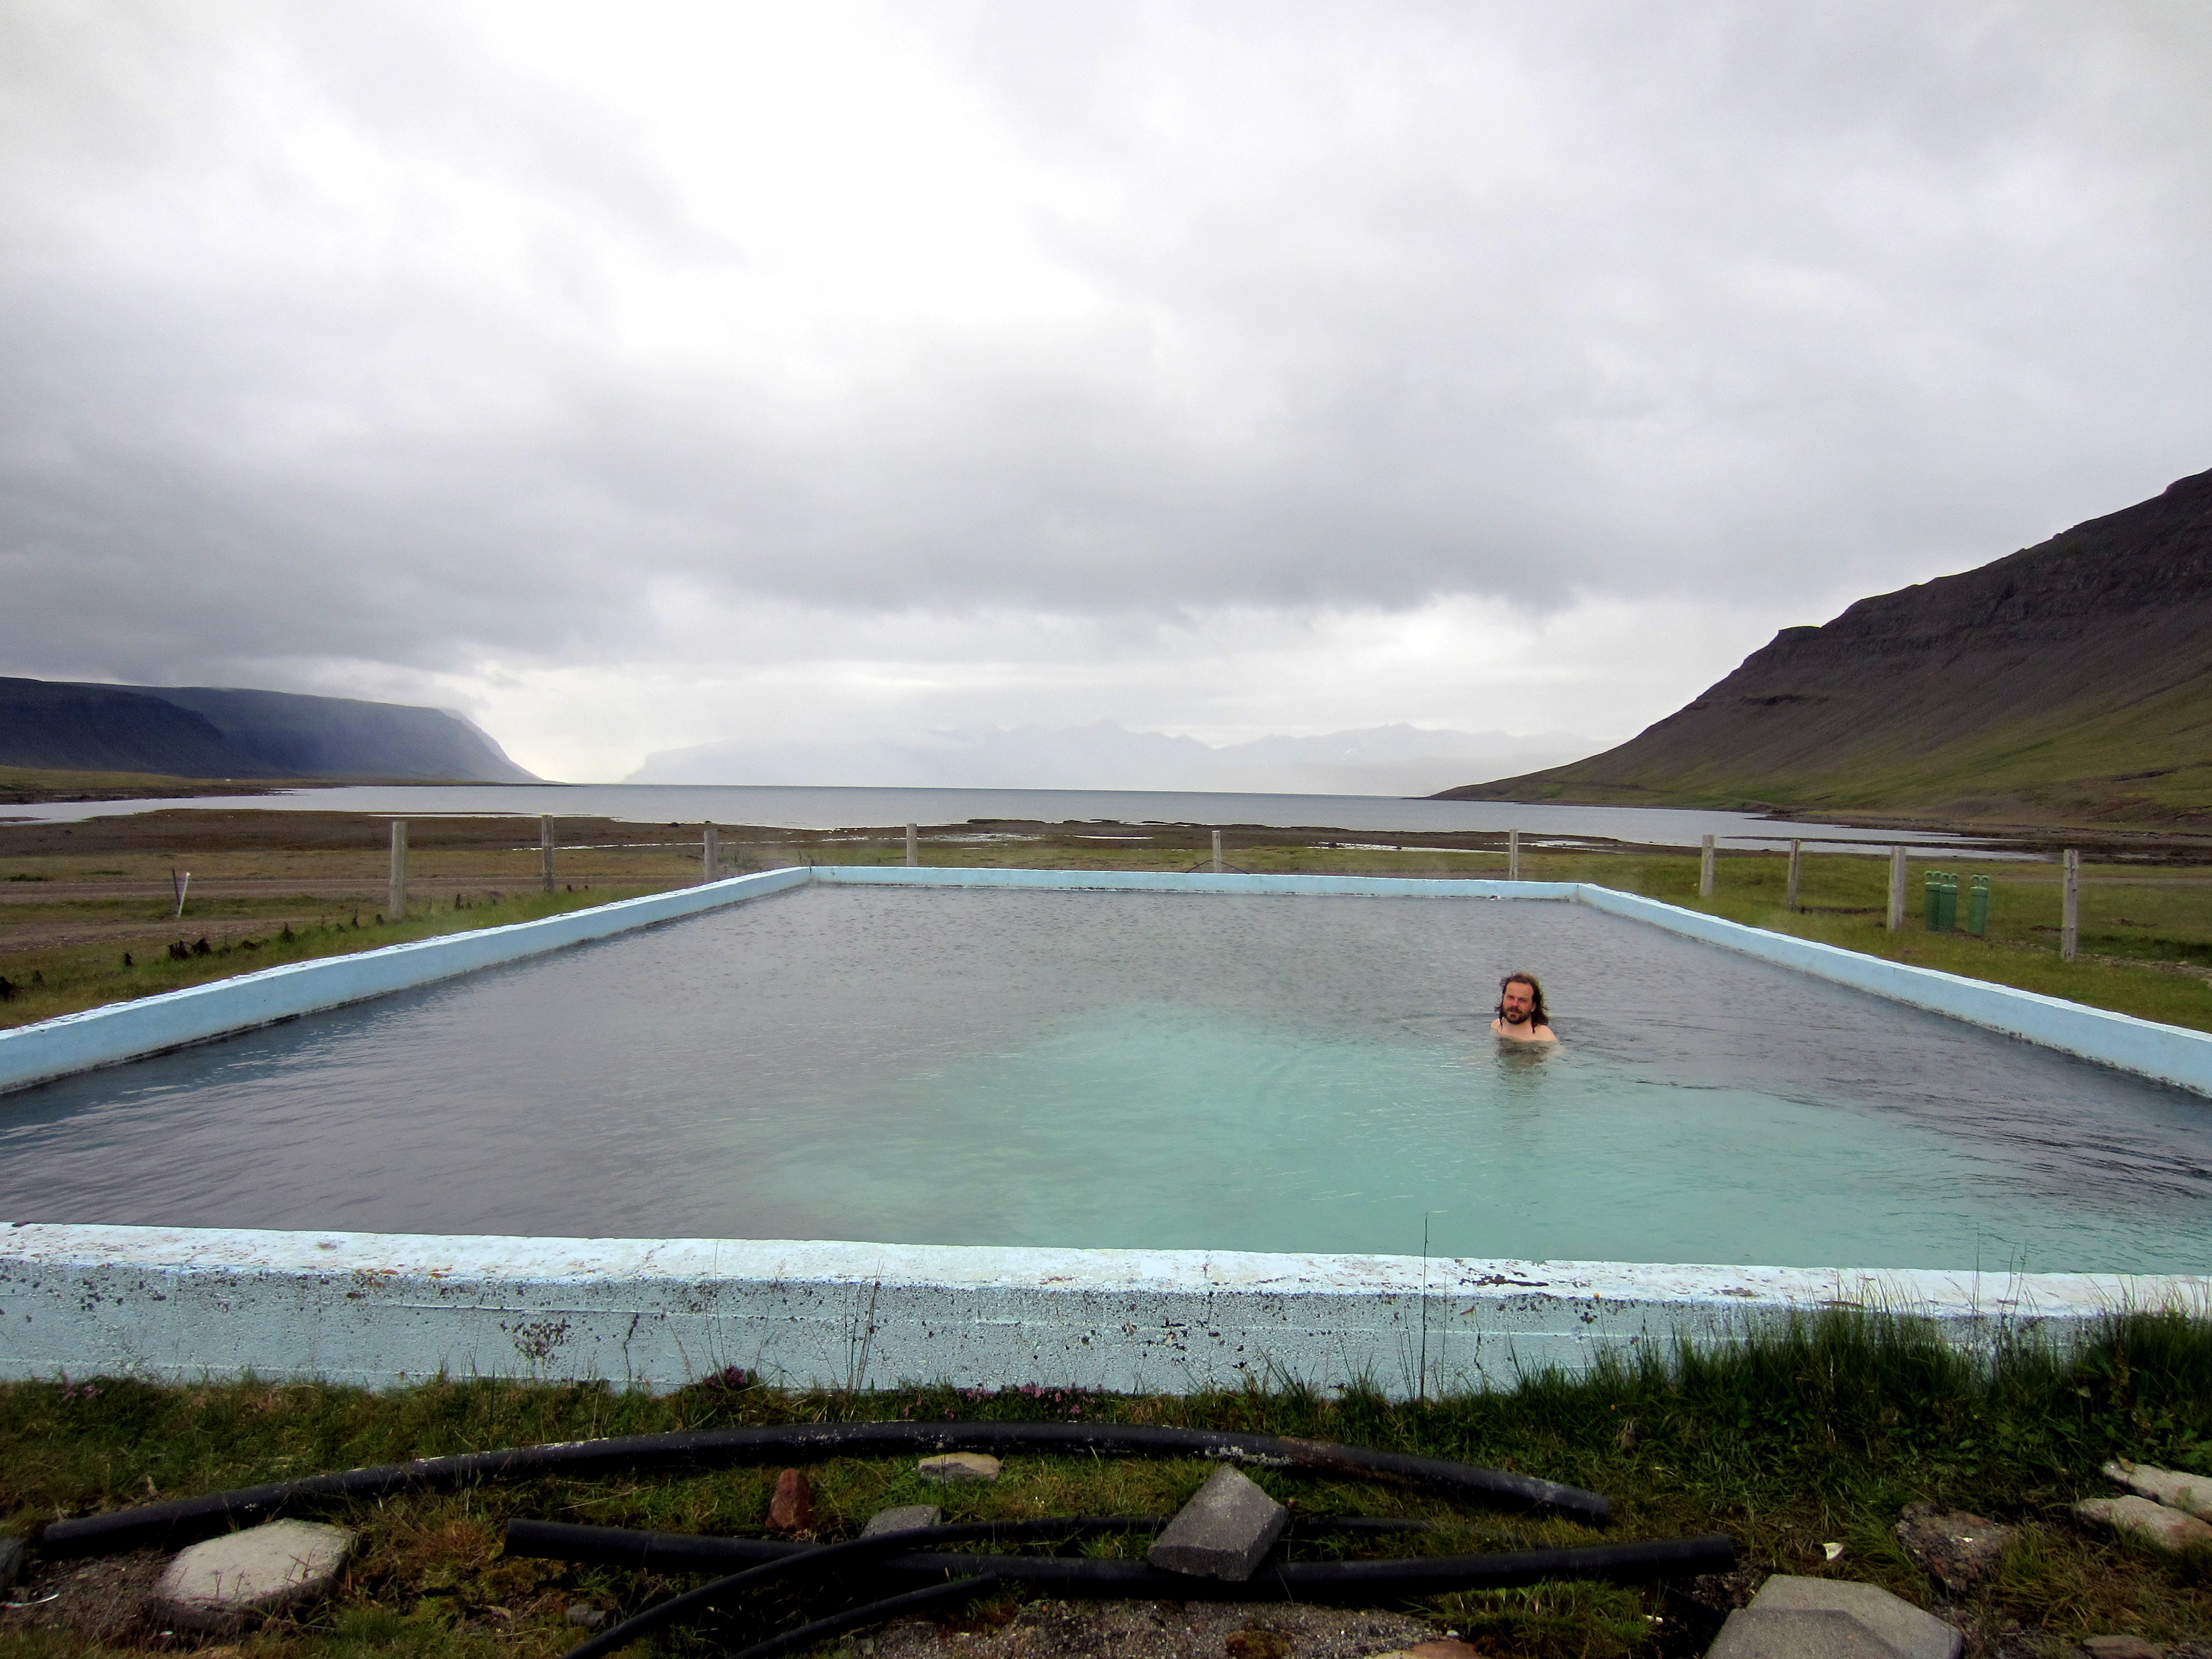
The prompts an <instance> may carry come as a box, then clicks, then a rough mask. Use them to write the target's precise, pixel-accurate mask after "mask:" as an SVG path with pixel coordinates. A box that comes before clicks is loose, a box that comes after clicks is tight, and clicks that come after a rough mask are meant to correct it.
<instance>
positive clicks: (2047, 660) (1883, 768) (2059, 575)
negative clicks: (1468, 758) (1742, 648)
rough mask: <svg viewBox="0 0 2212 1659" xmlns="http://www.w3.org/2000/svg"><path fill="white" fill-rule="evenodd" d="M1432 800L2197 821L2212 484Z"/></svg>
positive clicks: (1894, 604)
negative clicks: (1626, 725) (1660, 715)
mask: <svg viewBox="0 0 2212 1659" xmlns="http://www.w3.org/2000/svg"><path fill="white" fill-rule="evenodd" d="M1441 793H1442V794H1443V797H1444V798H1445V799H1461V800H1522V801H1553V800H1555V801H1575V802H1594V803H1600V804H1614V805H1631V804H1633V805H1654V806H1657V805H1683V806H1692V805H1694V806H1740V805H1753V806H1764V805H1775V806H1780V807H1785V808H1790V809H1794V810H1801V811H1822V812H1840V811H1859V812H1866V813H1897V814H1911V815H1915V816H1925V817H1956V818H1975V817H1978V818H1985V819H2012V820H2016V821H2024V822H2035V821H2042V822H2051V821H2064V822H2074V823H2094V822H2111V823H2142V824H2160V823H2163V824H2176V823H2198V824H2201V823H2204V822H2206V821H2208V820H2212V472H2200V473H2197V474H2196V475H2195V476H2194V477H2187V478H2183V479H2180V480H2179V481H2178V482H2177V483H2173V484H2172V485H2170V486H2169V487H2168V488H2167V489H2166V491H2165V492H2164V493H2163V494H2162V495H2156V496H2154V497H2153V498H2152V499H2151V500H2149V501H2142V502H2139V503H2137V504H2136V506H2134V507H2127V508H2125V509H2124V510H2122V511H2120V512H2118V513H2112V514H2110V515H2108V516H2107V517H2105V518H2101V519H2092V520H2089V521H2088V522H2087V524H2081V525H2076V526H2075V527H2074V528H2073V529H2071V530H2069V531H2066V532H2063V533H2062V534H2060V535H2057V536H2054V537H2052V538H2051V539H2050V540H2049V541H2047V542H2044V543H2041V544H2039V545H2037V546H2034V547H2031V548H2028V549H2026V550H2023V551H2021V552H2018V553H2015V554H2012V555H2010V556H2008V557H2005V558H2002V559H1998V560H1996V562H1994V563H1990V564H1985V565H1984V566H1982V567H1981V568H1978V569H1975V570H1969V571H1967V572H1966V573H1965V574H1961V575H1956V576H1944V577H1941V578H1938V579H1937V580H1934V581H1929V582H1922V583H1918V584H1917V585H1915V586H1911V587H1907V588H1902V589H1899V591H1898V592H1894V593H1884V594H1881V595H1878V596H1877V597H1875V598H1873V599H1861V600H1860V601H1859V602H1858V603H1857V604H1856V605H1852V606H1851V607H1850V609H1849V610H1848V611H1844V613H1843V615H1841V616H1840V617H1837V618H1836V619H1835V620H1834V621H1833V622H1832V623H1828V624H1827V625H1826V627H1824V628H1785V629H1783V630H1782V632H1781V633H1779V634H1778V635H1775V637H1774V640H1773V641H1772V643H1771V644H1769V645H1767V646H1766V647H1764V648H1763V649H1761V650H1759V651H1755V652H1753V653H1752V654H1751V655H1750V656H1748V657H1747V658H1746V659H1744V661H1743V664H1742V665H1741V667H1739V668H1738V669H1737V670H1736V671H1735V672H1734V673H1732V674H1730V675H1729V677H1728V678H1726V679H1724V680H1723V681H1721V682H1720V683H1719V684H1717V685H1715V686H1714V687H1712V688H1711V690H1708V691H1706V692H1705V693H1704V694H1703V695H1702V696H1699V697H1698V698H1697V699H1696V700H1694V701H1693V702H1691V703H1689V704H1688V705H1687V706H1686V707H1685V708H1680V709H1678V710H1677V711H1676V712H1675V713H1674V714H1669V715H1668V717H1667V718H1666V719H1665V720H1661V721H1660V722H1659V723H1658V724H1657V725H1656V726H1651V727H1650V728H1649V729H1647V730H1646V731H1644V732H1642V733H1640V734H1639V735H1638V736H1637V737H1635V738H1631V739H1630V740H1629V741H1628V742H1626V743H1625V744H1621V745H1620V747H1619V748H1616V749H1609V750H1606V751H1605V753H1603V754H1601V755H1594V756H1592V757H1589V759H1587V760H1580V761H1577V762H1574V763H1571V764H1570V765H1565V766H1554V767H1551V768H1548V769H1544V770H1541V771H1531V772H1528V773H1526V774H1524V775H1517V776H1512V777H1502V778H1499V779H1498V780H1497V781H1493V782H1489V783H1480V784H1468V785H1464V786H1462V787H1458V788H1455V789H1448V790H1444V791H1442V792H1441Z"/></svg>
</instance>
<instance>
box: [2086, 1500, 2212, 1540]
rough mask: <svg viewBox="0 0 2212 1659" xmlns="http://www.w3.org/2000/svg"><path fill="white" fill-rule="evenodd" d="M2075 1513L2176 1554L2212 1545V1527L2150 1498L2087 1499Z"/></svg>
mask: <svg viewBox="0 0 2212 1659" xmlns="http://www.w3.org/2000/svg"><path fill="white" fill-rule="evenodd" d="M2074 1513H2075V1514H2076V1515H2078V1516H2081V1518H2082V1519H2083V1520H2084V1521H2094V1522H2098V1523H2099V1524H2100V1525H2101V1526H2107V1527H2110V1528H2112V1530H2113V1531H2114V1532H2118V1533H2125V1534H2127V1535H2128V1536H2130V1537H2131V1538H2136V1539H2139V1540H2141V1541H2142V1542H2144V1543H2146V1544H2149V1545H2152V1546H2154V1547H2156V1548H2158V1549H2162V1550H2170V1551H2172V1553H2174V1554H2176V1555H2179V1554H2180V1553H2181V1552H2182V1551H2184V1550H2192V1549H2195V1548H2197V1547H2198V1546H2200V1545H2203V1544H2212V1526H2207V1525H2206V1524H2205V1523H2204V1522H2202V1521H2199V1520H2198V1519H2197V1517H2196V1516H2193V1515H2189V1514H2185V1513H2184V1512H2183V1511H2182V1510H2170V1509H2168V1508H2166V1505H2165V1504H2154V1503H2153V1502H2151V1500H2150V1499H2149V1498H2136V1497H2134V1496H2130V1497H2126V1498H2084V1499H2082V1501H2081V1502H2080V1503H2078V1504H2075V1506H2074Z"/></svg>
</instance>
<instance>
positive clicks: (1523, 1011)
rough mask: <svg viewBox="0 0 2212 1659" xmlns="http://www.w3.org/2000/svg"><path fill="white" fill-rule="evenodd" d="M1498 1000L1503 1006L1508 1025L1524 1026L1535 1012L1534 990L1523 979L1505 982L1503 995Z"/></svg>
mask: <svg viewBox="0 0 2212 1659" xmlns="http://www.w3.org/2000/svg"><path fill="white" fill-rule="evenodd" d="M1498 1000H1500V1001H1501V1002H1503V1003H1504V1005H1505V1023H1506V1024H1508V1025H1526V1024H1528V1016H1529V1015H1531V1014H1533V1013H1534V1012H1536V987H1534V986H1533V985H1531V984H1529V983H1528V981H1527V980H1525V979H1513V980H1508V981H1506V982H1505V992H1504V995H1503V996H1502V997H1500V998H1499V999H1498Z"/></svg>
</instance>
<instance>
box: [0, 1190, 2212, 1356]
mask: <svg viewBox="0 0 2212 1659" xmlns="http://www.w3.org/2000/svg"><path fill="white" fill-rule="evenodd" d="M1836 1307H1845V1308H1869V1309H1877V1310H1888V1311H1893V1312H1899V1313H1907V1314H1913V1315H1919V1316H1924V1317H1927V1318H1929V1319H1930V1320H1932V1321H1934V1322H1936V1328H1937V1329H1938V1330H1939V1331H1942V1333H1943V1334H1946V1335H1948V1337H1949V1338H1950V1339H1951V1340H1954V1341H1955V1342H1957V1343H1959V1344H1960V1345H1962V1346H1970V1347H1972V1346H1982V1345H1984V1344H1986V1343H1988V1342H1990V1341H1991V1340H1994V1339H1995V1338H1996V1336H1997V1334H1999V1333H2000V1332H2007V1333H2014V1334H2017V1333H2020V1332H2021V1331H2042V1332H2045V1333H2046V1334H2050V1335H2051V1336H2053V1337H2054V1338H2057V1339H2058V1340H2061V1341H2063V1340H2069V1339H2071V1338H2076V1337H2079V1336H2081V1335H2082V1334H2086V1333H2087V1331H2089V1330H2090V1329H2092V1328H2093V1327H2094V1326H2095V1325H2096V1324H2097V1322H2100V1321H2101V1320H2103V1319H2104V1318H2106V1316H2109V1315H2111V1314H2112V1313H2114V1312H2118V1311H2120V1310H2128V1309H2156V1308H2174V1309H2181V1310H2189V1311H2192V1312H2195V1313H2197V1314H2199V1315H2202V1314H2203V1313H2204V1312H2205V1311H2206V1310H2207V1309H2208V1308H2212V1279H2207V1278H2152V1277H2148V1276H2130V1275H2120V1274H2072V1273H2038V1274H2033V1275H2022V1276H2017V1277H2009V1278H2008V1277H2001V1276H1998V1275H1994V1274H1992V1275H1987V1276H1980V1275H1976V1274H1974V1273H1903V1272H1900V1273H1849V1272H1836V1271H1829V1270H1813V1269H1797V1268H1784V1267H1660V1266H1644V1265H1637V1264H1632V1263H1624V1262H1590V1261H1468V1260H1459V1259H1449V1260H1446V1259H1437V1260H1431V1261H1425V1262H1424V1261H1421V1260H1419V1258H1417V1257H1412V1256H1345V1255H1256V1254H1246V1253H1241V1252H1236V1251H1225V1250H1212V1251H1208V1250H1053V1249H975V1248H966V1247H960V1246H950V1245H930V1246H915V1245H896V1244H848V1243H794V1242H790V1241H783V1240H773V1239H754V1240H742V1241H730V1240H714V1239H681V1238H677V1239H629V1240H626V1239H572V1238H495V1237H459V1238H444V1237H417V1236H407V1235H397V1234H375V1233H340V1232H331V1233H311V1232H228V1231H214V1230H198V1229H168V1228H158V1227H72V1226H47V1225H36V1224H18V1225H15V1226H12V1227H8V1228H4V1229H0V1376H4V1377H11V1378H26V1377H49V1378H51V1377H60V1376H76V1377H82V1376H112V1375H118V1374H121V1375H131V1376H144V1377H148V1378H149V1379H155V1380H160V1381H167V1382H197V1381H199V1380H201V1379H203V1378H207V1379H217V1380H220V1379H226V1378H235V1377H241V1376H248V1375H251V1376H260V1377H266V1378H270V1379H278V1378H305V1377H318V1378H322V1379H325V1380H326V1381H330V1382H335V1383H354V1384H358V1385H361V1386H364V1387H368V1388H374V1389H382V1388H391V1387H396V1386H400V1385H404V1384H406V1383H419V1382H422V1381H423V1380H425V1379H427V1378H429V1377H434V1376H452V1377H465V1376H504V1377H524V1378H532V1379H537V1380H543V1381H556V1380H559V1381H594V1380H600V1379H605V1380H607V1381H610V1382H612V1383H617V1384H621V1385H624V1386H629V1387H641V1388H647V1389H656V1390H665V1389H671V1388H676V1387H679V1386H681V1385H682V1384H684V1383H688V1382H691V1381H694V1380H696V1379H697V1378H700V1377H702V1376H708V1375H710V1374H712V1373H714V1372H715V1371H718V1370H721V1369H723V1368H724V1367H725V1366H730V1365H737V1366H741V1367H743V1368H744V1370H748V1371H750V1372H753V1373H755V1374H756V1375H757V1376H761V1377H762V1378H763V1380H766V1381H769V1382H773V1383H787V1384H792V1385H804V1386H827V1387H853V1388H857V1387H875V1388H882V1387H886V1386H890V1385H892V1384H896V1383H957V1384H958V1385H960V1386H962V1387H968V1388H987V1387H997V1386H1004V1385H1006V1384H1008V1383H1038V1384H1039V1385H1041V1386H1046V1387H1052V1388H1085V1389H1110V1390H1115V1391H1158V1392H1164V1393H1183V1392H1188V1391H1190V1390H1194V1389H1218V1388H1237V1387H1240V1386H1242V1385H1243V1384H1244V1383H1248V1382H1256V1383H1272V1384H1281V1383H1288V1382H1291V1381H1297V1382H1302V1383H1307V1384H1310V1385H1311V1386H1313V1387H1316V1388H1321V1389H1330V1388H1340V1387H1343V1386H1346V1385H1347V1384H1354V1383H1367V1384H1370V1385H1372V1386H1374V1387H1376V1388H1379V1389H1382V1390H1383V1391H1384V1392H1385V1393H1387V1394H1389V1395H1393V1396H1395V1397H1404V1396H1407V1395H1412V1394H1415V1393H1418V1392H1420V1391H1422V1390H1423V1389H1425V1390H1426V1391H1427V1392H1428V1393H1431V1394H1435V1393H1439V1392H1449V1391H1454V1390H1461V1389H1481V1388H1494V1387H1501V1386H1503V1387H1510V1386H1511V1385H1512V1384H1513V1383H1515V1382H1516V1380H1517V1379H1518V1378H1520V1377H1521V1376H1524V1375H1527V1374H1528V1373H1530V1372H1533V1371H1536V1370H1544V1369H1547V1368H1550V1369H1555V1370H1562V1371H1565V1372H1570V1373H1571V1372H1575V1371H1578V1370H1583V1369H1585V1368H1587V1367H1588V1366H1589V1364H1592V1363H1593V1361H1594V1360H1595V1358H1596V1357H1597V1355H1598V1354H1599V1353H1601V1352H1606V1351H1607V1350H1612V1351H1614V1352H1623V1353H1629V1354H1632V1353H1633V1352H1635V1350H1636V1349H1637V1348H1638V1347H1639V1346H1642V1345H1644V1344H1650V1343H1657V1344H1661V1345H1663V1346H1664V1348H1665V1351H1666V1352H1668V1353H1671V1352H1673V1345H1674V1343H1676V1342H1677V1341H1688V1342H1692V1343H1696V1344H1699V1345H1700V1346H1711V1345H1712V1344H1717V1343H1725V1342H1728V1341H1731V1340H1741V1338H1742V1337H1743V1336H1744V1335H1745V1334H1748V1333H1751V1332H1754V1331H1758V1330H1760V1329H1762V1328H1773V1327H1774V1326H1776V1325H1777V1324H1778V1323H1780V1322H1784V1321H1787V1320H1788V1319H1790V1318H1791V1317H1793V1316H1804V1315H1807V1314H1810V1313H1814V1312H1817V1311H1819V1310H1823V1309H1829V1308H1836Z"/></svg>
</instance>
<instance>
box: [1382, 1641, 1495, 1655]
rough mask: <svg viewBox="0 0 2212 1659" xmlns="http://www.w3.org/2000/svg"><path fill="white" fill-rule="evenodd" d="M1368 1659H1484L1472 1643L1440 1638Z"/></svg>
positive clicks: (1392, 1650) (1393, 1649)
mask: <svg viewBox="0 0 2212 1659" xmlns="http://www.w3.org/2000/svg"><path fill="white" fill-rule="evenodd" d="M1368 1659H1482V1650H1481V1649H1480V1648H1478V1647H1476V1646H1474V1644H1472V1643H1468V1642H1455V1641H1451V1640H1449V1639H1448V1638H1442V1637H1439V1638H1437V1640H1436V1641H1433V1642H1416V1643H1414V1644H1413V1646H1411V1647H1410V1648H1392V1649H1391V1650H1389V1652H1388V1653H1374V1654H1370V1655H1369V1656H1368Z"/></svg>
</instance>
